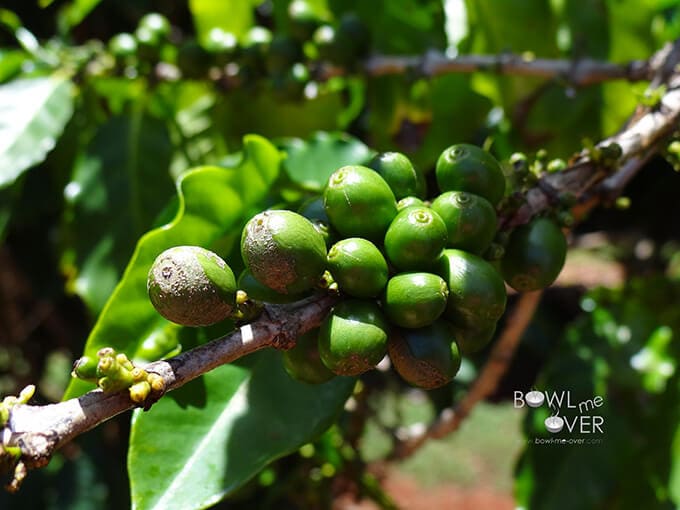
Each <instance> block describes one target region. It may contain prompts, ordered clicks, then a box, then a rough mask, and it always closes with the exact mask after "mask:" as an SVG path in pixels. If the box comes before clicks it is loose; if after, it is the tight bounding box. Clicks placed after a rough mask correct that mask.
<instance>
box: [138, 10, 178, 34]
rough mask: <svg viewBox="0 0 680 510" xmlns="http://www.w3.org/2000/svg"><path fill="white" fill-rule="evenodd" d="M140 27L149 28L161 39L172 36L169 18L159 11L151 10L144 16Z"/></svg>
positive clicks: (140, 21)
mask: <svg viewBox="0 0 680 510" xmlns="http://www.w3.org/2000/svg"><path fill="white" fill-rule="evenodd" d="M138 27H139V28H144V29H147V30H149V32H151V33H152V34H153V36H154V37H156V38H158V39H159V40H165V39H167V38H168V37H169V36H170V30H171V27H170V22H169V21H168V18H166V17H165V16H163V15H162V14H159V13H157V12H150V13H149V14H145V15H144V16H142V17H141V18H140V20H139V24H138Z"/></svg>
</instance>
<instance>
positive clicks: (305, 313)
mask: <svg viewBox="0 0 680 510" xmlns="http://www.w3.org/2000/svg"><path fill="white" fill-rule="evenodd" d="M679 55H680V43H677V42H676V43H675V44H674V45H668V46H667V47H666V48H664V49H663V50H661V51H659V52H658V53H657V54H655V55H654V56H653V57H652V58H651V59H649V61H647V62H635V63H630V64H627V65H624V66H617V65H612V64H603V63H597V62H595V61H591V60H581V61H578V62H571V63H565V62H562V63H559V62H557V61H550V60H544V59H536V60H533V61H526V60H525V59H519V60H518V58H517V57H512V58H510V57H509V56H507V55H505V56H504V55H501V56H499V57H493V58H491V57H471V56H470V57H465V58H463V57H458V58H457V59H447V58H444V57H442V56H441V55H440V56H436V55H435V56H432V55H429V56H426V57H425V58H410V57H389V58H388V57H375V58H373V59H371V60H369V61H368V62H367V64H366V68H367V70H369V72H371V73H373V74H381V73H382V74H387V73H395V72H401V73H403V72H409V71H410V70H421V71H422V72H423V73H425V74H426V75H435V74H439V73H442V72H473V71H482V70H490V68H491V70H495V71H498V72H504V73H513V74H524V75H533V76H543V77H553V78H554V77H556V76H560V77H562V78H564V79H565V81H566V82H568V83H572V84H579V85H584V84H588V83H596V82H597V81H601V80H604V79H614V78H622V79H628V80H641V79H652V80H653V83H656V84H658V85H659V86H662V85H663V86H665V87H666V91H665V93H664V94H663V96H662V97H661V99H660V101H659V103H658V104H657V105H655V106H654V107H647V108H641V109H639V111H638V112H636V115H634V117H633V118H632V119H631V120H630V121H629V122H628V124H627V125H626V126H625V127H624V129H622V131H621V132H620V133H618V134H617V135H615V136H613V137H611V138H608V139H606V140H603V141H602V142H600V143H599V144H598V145H597V146H596V147H595V149H597V151H595V149H593V150H590V151H584V152H583V153H581V154H579V155H577V157H575V158H574V160H573V161H572V162H571V163H572V164H571V166H570V167H569V168H568V169H566V170H564V171H562V172H558V173H555V174H549V175H547V176H545V177H543V178H542V179H540V181H539V184H538V186H536V187H535V188H532V189H531V190H529V191H528V192H527V193H526V195H525V203H524V204H523V205H522V206H521V207H519V208H517V209H514V210H512V211H509V212H507V213H505V212H502V214H501V226H502V227H503V228H510V227H512V226H515V225H519V224H521V223H525V222H526V221H528V220H529V219H531V217H533V216H534V215H536V214H540V213H542V212H544V211H546V210H548V209H550V208H551V206H552V205H553V204H554V203H555V197H556V196H557V195H558V194H560V193H571V194H573V195H574V196H575V197H576V198H577V199H578V200H579V201H580V202H581V204H582V205H583V204H585V206H586V207H592V206H594V205H596V204H597V203H598V202H601V201H607V200H610V199H612V198H613V197H615V196H617V195H618V193H620V191H621V190H622V189H623V187H624V186H625V184H626V183H627V182H629V181H630V179H631V178H632V177H633V176H634V175H635V173H636V172H637V171H639V169H640V168H641V167H642V165H643V164H644V162H645V161H646V160H647V159H648V158H649V157H650V155H652V154H654V153H655V152H657V151H658V150H659V149H660V147H661V145H662V144H663V143H666V142H667V140H668V138H669V137H670V136H671V135H672V134H673V132H674V131H675V129H676V125H677V122H678V120H679V119H680V89H678V86H680V75H679V74H678V72H677V71H676V65H677V63H678V60H680V57H679ZM475 59H477V60H475ZM455 66H460V67H459V68H456V67H455ZM612 147H617V155H616V157H615V158H614V159H613V160H611V159H599V158H598V157H597V154H599V153H605V152H608V153H611V148H612ZM618 148H620V150H619V149H618ZM335 299H336V298H334V297H332V296H330V295H322V296H320V297H314V298H311V299H307V300H304V301H300V302H298V303H294V304H291V305H279V306H273V305H272V306H266V307H265V309H264V312H263V314H262V315H261V317H260V318H259V319H257V320H255V321H253V322H251V323H250V324H247V325H245V326H242V327H241V328H239V329H237V330H236V331H234V332H233V333H231V334H229V335H227V336H225V337H223V338H220V339H217V340H214V341H212V342H210V343H208V344H205V345H202V346H200V347H197V348H195V349H192V350H190V351H187V352H184V353H182V354H180V355H178V356H176V357H174V358H171V359H169V360H165V361H158V362H155V363H151V364H149V365H148V366H146V367H144V368H145V369H146V371H147V372H149V373H154V374H157V375H158V376H160V378H162V381H163V383H164V391H160V392H157V393H156V394H152V395H151V397H150V400H147V402H146V404H147V406H148V405H150V404H151V403H153V402H154V401H155V400H156V399H158V398H160V397H161V396H162V395H161V394H162V393H164V392H165V391H169V390H172V389H175V388H178V387H180V386H182V385H183V384H185V383H187V382H188V381H190V380H192V379H194V378H196V377H198V376H200V375H201V374H203V373H205V372H208V371H209V370H212V369H213V368H215V367H217V366H219V365H222V364H225V363H229V362H231V361H234V360H235V359H237V358H239V357H241V356H244V355H246V354H249V353H251V352H254V351H257V350H259V349H263V348H265V347H275V348H285V347H289V346H291V345H292V344H294V342H295V339H296V338H297V336H298V335H300V334H302V333H304V332H306V331H308V330H310V329H312V328H314V327H317V326H318V325H319V324H320V323H321V321H322V320H323V318H324V317H325V316H326V314H327V313H328V311H329V310H330V308H331V307H332V305H333V303H334V302H335ZM538 299H539V294H538V293H534V294H528V295H526V296H523V297H522V298H521V299H520V304H519V306H518V307H517V309H516V311H515V312H514V314H513V315H512V317H511V318H510V321H509V326H508V328H507V329H506V331H504V333H503V334H502V335H501V338H500V340H499V342H498V343H497V345H496V346H495V348H494V350H493V353H492V357H491V358H490V362H489V364H488V365H487V366H486V367H485V368H484V369H483V370H482V372H481V374H480V377H479V380H478V381H477V382H476V383H475V384H474V385H473V387H472V389H471V391H470V394H469V395H468V396H467V397H466V398H464V399H463V400H462V401H461V402H460V403H459V404H458V406H457V407H456V409H452V410H449V411H447V412H445V413H443V414H442V415H441V416H440V417H439V419H438V420H437V421H436V422H435V423H434V424H433V425H432V426H431V427H430V428H429V429H427V430H426V431H425V432H424V433H420V434H418V435H408V434H407V435H406V436H405V437H403V438H402V440H401V441H400V442H399V443H398V445H397V446H398V448H397V450H396V451H395V456H396V457H402V456H404V455H408V454H409V453H411V452H413V451H415V450H416V449H417V448H418V447H419V446H420V445H422V444H424V442H425V441H426V440H427V439H428V438H429V437H441V436H443V435H445V434H446V433H448V432H450V431H452V430H455V429H456V428H457V427H458V426H459V424H460V422H461V421H462V419H463V418H464V417H465V416H466V415H467V414H468V413H469V412H470V410H471V409H472V407H473V406H474V405H475V403H476V402H478V401H479V400H480V399H482V398H484V397H485V396H486V395H488V394H489V393H490V392H491V391H493V388H495V385H496V384H497V382H498V380H499V379H500V377H501V376H502V375H503V373H504V372H505V370H506V369H507V366H508V364H509V361H510V359H511V358H512V355H513V352H514V348H515V346H516V345H517V343H518V341H519V338H520V337H521V336H522V332H523V331H524V329H525V328H526V325H527V324H528V323H529V320H530V318H531V315H532V313H533V310H534V309H535V307H536V305H537V303H538ZM133 407H135V404H134V403H133V402H132V401H131V400H130V398H129V393H128V391H122V392H113V393H105V392H103V391H101V390H94V391H91V392H89V393H87V394H85V395H83V396H81V397H80V398H77V399H72V400H68V401H65V402H61V403H57V404H50V405H46V406H33V405H26V404H17V405H15V406H14V407H11V409H10V415H9V419H8V420H7V421H6V423H5V425H4V426H3V429H2V431H1V432H2V433H1V434H0V471H3V470H4V471H9V470H12V469H14V470H15V480H14V481H15V482H17V483H18V482H20V479H21V477H22V476H25V473H26V470H27V469H33V468H37V467H42V466H44V465H46V464H47V462H48V461H49V459H50V458H51V456H52V455H53V453H54V452H55V451H56V450H57V449H58V448H59V447H61V446H62V445H64V444H65V443H67V442H68V441H70V440H72V439H73V438H74V437H75V436H77V435H78V434H81V433H83V432H85V431H87V430H90V429H91V428H93V427H95V426H97V425H98V424H100V423H102V422H104V421H106V420H107V419H109V418H112V417H113V416H116V415H117V414H119V413H122V412H124V411H126V410H129V409H131V408H133ZM17 451H20V461H19V462H18V463H17V462H16V461H15V460H16V459H15V457H13V455H14V454H13V453H12V452H15V453H16V452H17Z"/></svg>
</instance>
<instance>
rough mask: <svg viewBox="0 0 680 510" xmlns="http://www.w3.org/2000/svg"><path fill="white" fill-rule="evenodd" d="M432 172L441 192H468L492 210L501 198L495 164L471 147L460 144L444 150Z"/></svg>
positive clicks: (502, 189)
mask: <svg viewBox="0 0 680 510" xmlns="http://www.w3.org/2000/svg"><path fill="white" fill-rule="evenodd" d="M435 172H436V176H437V184H438V185H439V189H440V190H441V191H442V192H444V191H468V192H470V193H474V194H475V195H480V196H482V197H484V198H486V199H487V200H488V201H489V202H491V205H492V206H493V207H496V206H497V205H498V202H500V201H501V199H502V198H503V195H504V194H505V176H504V175H503V171H502V170H501V167H500V165H499V164H498V161H496V159H495V158H494V157H493V156H492V155H491V154H489V153H488V152H486V151H485V150H483V149H481V148H479V147H477V146H475V145H469V144H465V143H460V144H457V145H452V146H451V147H449V148H448V149H446V150H445V151H444V152H442V153H441V155H440V156H439V159H438V160H437V167H436V170H435Z"/></svg>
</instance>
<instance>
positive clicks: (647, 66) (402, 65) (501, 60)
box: [363, 51, 658, 87]
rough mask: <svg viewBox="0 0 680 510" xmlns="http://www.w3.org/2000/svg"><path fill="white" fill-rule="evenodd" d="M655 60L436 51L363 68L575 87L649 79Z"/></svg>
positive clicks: (383, 58)
mask: <svg viewBox="0 0 680 510" xmlns="http://www.w3.org/2000/svg"><path fill="white" fill-rule="evenodd" d="M657 65H658V64H657V63H656V61H655V60H653V59H650V60H632V61H630V62H628V63H625V64H613V63H611V62H602V61H599V60H593V59H591V58H580V59H576V60H573V61H571V60H557V59H547V58H535V57H534V56H532V55H529V54H525V55H517V54H513V53H503V54H500V55H459V56H457V57H447V56H446V55H445V54H443V53H441V52H438V51H430V52H428V53H426V54H425V55H424V56H416V57H413V56H387V55H378V56H373V57H371V58H369V59H368V60H367V61H366V63H365V64H364V66H363V70H364V72H365V73H366V74H368V75H369V76H384V75H390V74H406V75H408V74H411V75H420V76H423V77H433V76H440V75H443V74H451V73H476V72H489V73H497V74H509V75H513V76H533V77H536V78H560V79H563V80H564V81H565V82H566V83H569V84H570V85H572V86H575V87H581V86H586V85H593V84H595V83H600V82H603V81H611V80H628V81H641V80H649V79H651V78H652V76H653V75H654V71H655V67H656V66H657Z"/></svg>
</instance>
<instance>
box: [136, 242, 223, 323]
mask: <svg viewBox="0 0 680 510" xmlns="http://www.w3.org/2000/svg"><path fill="white" fill-rule="evenodd" d="M147 289H148V292H149V299H150V300H151V303H152V304H153V306H154V307H155V308H156V310H157V311H158V313H160V314H161V315H162V316H163V317H165V318H166V319H168V320H169V321H172V322H175V323H177V324H181V325H183V326H209V325H211V324H215V323H216V322H220V321H222V320H224V319H226V318H227V317H229V315H230V314H231V313H232V312H233V311H234V308H235V306H236V279H235V278H234V273H233V272H232V271H231V268H230V267H229V266H228V265H227V263H226V262H225V261H224V260H222V259H221V258H220V257H219V256H218V255H216V254H215V253H213V252H211V251H209V250H206V249H204V248H200V247H198V246H177V247H175V248H170V249H168V250H165V251H164V252H163V253H161V254H160V255H159V256H158V257H156V260H155V261H154V262H153V264H152V265H151V269H150V270H149V277H148V280H147Z"/></svg>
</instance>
